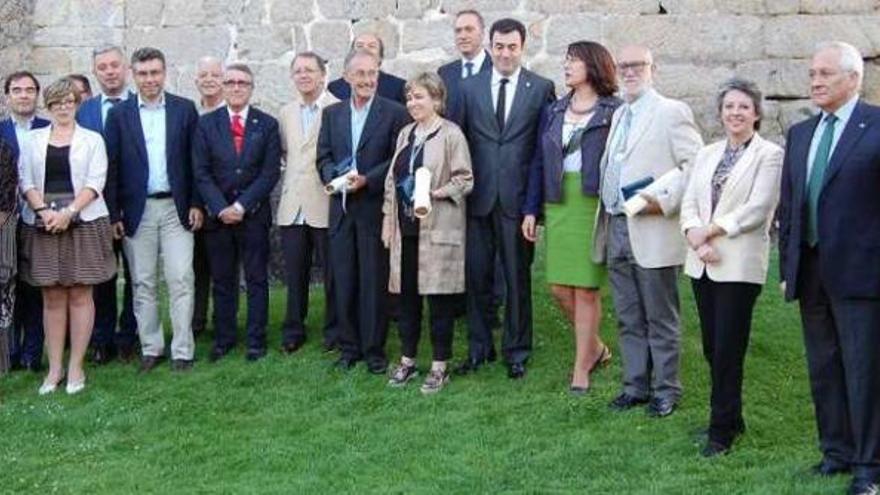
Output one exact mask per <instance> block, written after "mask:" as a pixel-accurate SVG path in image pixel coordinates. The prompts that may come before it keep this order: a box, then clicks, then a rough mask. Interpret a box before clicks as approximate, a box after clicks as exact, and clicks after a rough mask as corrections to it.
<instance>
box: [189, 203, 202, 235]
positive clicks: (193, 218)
mask: <svg viewBox="0 0 880 495" xmlns="http://www.w3.org/2000/svg"><path fill="white" fill-rule="evenodd" d="M204 221H205V215H204V213H202V210H201V209H199V208H190V209H189V229H190V230H191V231H193V232H195V231H197V230H199V229H201V228H202V224H203V223H204Z"/></svg>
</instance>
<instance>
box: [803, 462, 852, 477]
mask: <svg viewBox="0 0 880 495" xmlns="http://www.w3.org/2000/svg"><path fill="white" fill-rule="evenodd" d="M810 471H811V472H812V473H813V474H815V475H817V476H836V475H838V474H847V473H849V472H850V468H849V466H847V465H846V464H840V463H837V462H831V461H828V460H826V459H823V460H822V462H820V463H819V464H816V465H815V466H813V467H811V468H810Z"/></svg>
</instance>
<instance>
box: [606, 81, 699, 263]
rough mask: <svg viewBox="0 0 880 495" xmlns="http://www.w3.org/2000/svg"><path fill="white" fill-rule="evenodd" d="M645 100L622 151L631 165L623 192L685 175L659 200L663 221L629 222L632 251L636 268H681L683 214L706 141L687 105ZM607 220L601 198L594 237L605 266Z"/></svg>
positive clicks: (652, 95) (652, 96) (659, 98)
mask: <svg viewBox="0 0 880 495" xmlns="http://www.w3.org/2000/svg"><path fill="white" fill-rule="evenodd" d="M642 98H649V99H648V100H647V101H645V103H646V104H647V105H646V107H645V108H644V109H643V113H642V114H640V115H639V116H638V118H637V120H636V121H635V122H634V123H633V127H632V128H631V129H630V131H629V137H628V139H627V143H628V146H627V148H626V150H624V151H623V154H624V156H623V163H625V164H626V165H625V166H624V167H623V170H622V171H621V174H620V184H621V186H623V185H626V184H631V183H633V182H635V181H637V180H640V179H643V178H645V177H653V178H654V179H659V178H660V177H662V176H663V175H664V174H665V173H667V172H669V171H671V170H672V169H674V168H676V167H677V168H679V169H681V170H682V172H683V174H682V176H681V179H680V180H678V181H677V182H676V183H674V184H671V185H669V187H668V188H667V189H666V190H665V191H662V192H661V193H660V194H658V196H657V201H658V203H660V209H661V210H663V214H662V215H636V216H634V217H627V225H628V227H629V239H630V246H631V247H632V252H633V256H634V257H635V260H636V263H638V264H639V266H641V267H643V268H663V267H668V266H676V265H681V264H682V263H684V258H685V247H686V246H685V240H684V239H683V238H682V236H681V232H680V226H679V222H678V212H679V207H680V206H681V197H682V195H683V194H684V188H685V186H686V185H687V178H688V174H689V173H690V169H691V166H692V165H693V162H694V157H695V156H696V154H697V151H699V149H700V148H701V147H702V146H703V138H701V137H700V132H699V130H697V126H696V124H695V123H694V114H693V112H691V109H690V107H688V106H687V105H686V104H685V103H684V102H681V101H678V100H673V99H670V98H666V97H664V96H662V95H660V94H658V93H656V92H655V91H649V92H647V93H645V94H644V95H643V96H642ZM623 109H624V106H623V105H622V106H621V107H619V108H618V109H617V111H615V112H614V118H613V120H612V122H611V131H610V133H609V134H608V136H609V139H612V138H613V136H614V132H615V131H616V130H617V125H618V124H619V123H620V117H621V116H622V115H623ZM610 152H611V150H610V146H606V147H605V153H604V154H603V156H602V163H601V168H600V182H599V184H600V186H599V187H600V190H601V187H602V186H601V184H602V180H604V178H605V168H606V167H607V166H608V160H609V156H610ZM608 218H609V216H608V214H607V213H606V212H605V205H604V203H602V201H601V194H600V202H599V210H598V212H597V215H596V226H595V229H594V231H593V232H594V235H593V261H595V262H597V263H604V262H605V250H606V245H607V242H608V228H607V227H608Z"/></svg>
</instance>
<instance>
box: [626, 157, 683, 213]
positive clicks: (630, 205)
mask: <svg viewBox="0 0 880 495" xmlns="http://www.w3.org/2000/svg"><path fill="white" fill-rule="evenodd" d="M679 177H681V169H679V168H674V169H672V170H670V171H669V172H666V173H665V174H663V175H662V176H660V178H659V179H657V180H655V181H654V182H652V183H651V184H649V185H648V186H647V187H645V188H644V189H642V190H641V191H639V192H638V193H636V194H635V195H633V197H631V198H629V199H628V200H626V203H624V204H623V212H624V213H626V216H628V217H634V216H636V215H638V214H639V212H641V211H642V210H643V209H645V207H646V206H648V200H646V199H645V198H644V196H647V197H649V198H656V197H657V192H659V191H662V190H664V189H667V188H668V187H669V184H671V183H672V182H673V181H676V180H678V179H679Z"/></svg>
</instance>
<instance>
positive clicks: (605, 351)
mask: <svg viewBox="0 0 880 495" xmlns="http://www.w3.org/2000/svg"><path fill="white" fill-rule="evenodd" d="M610 362H611V349H609V348H608V346H607V345H604V344H603V345H602V352H600V353H599V357H597V358H596V361H595V362H593V365H592V366H590V373H592V372H593V371H595V370H596V368H604V367H605V366H608V363H610Z"/></svg>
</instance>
